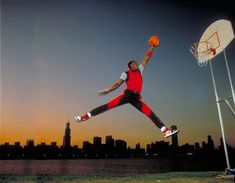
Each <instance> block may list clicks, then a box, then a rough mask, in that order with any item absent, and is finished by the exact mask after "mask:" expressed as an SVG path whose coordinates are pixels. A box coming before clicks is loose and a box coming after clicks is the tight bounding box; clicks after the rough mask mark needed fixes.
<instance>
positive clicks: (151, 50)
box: [141, 45, 153, 67]
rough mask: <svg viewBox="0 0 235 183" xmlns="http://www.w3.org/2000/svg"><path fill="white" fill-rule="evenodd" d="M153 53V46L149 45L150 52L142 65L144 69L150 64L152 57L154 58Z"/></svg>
mask: <svg viewBox="0 0 235 183" xmlns="http://www.w3.org/2000/svg"><path fill="white" fill-rule="evenodd" d="M152 53H153V46H152V45H149V48H148V51H147V53H146V55H145V57H144V59H143V60H142V62H141V64H142V65H143V67H145V66H146V64H147V63H148V61H149V59H150V57H151V56H152Z"/></svg>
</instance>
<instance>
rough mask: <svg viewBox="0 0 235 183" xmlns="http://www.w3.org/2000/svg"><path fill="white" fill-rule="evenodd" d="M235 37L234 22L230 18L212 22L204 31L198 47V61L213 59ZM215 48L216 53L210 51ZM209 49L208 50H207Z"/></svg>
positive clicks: (201, 62) (200, 62)
mask: <svg viewBox="0 0 235 183" xmlns="http://www.w3.org/2000/svg"><path fill="white" fill-rule="evenodd" d="M233 39H234V32H233V28H232V24H231V22H230V21H228V20H224V19H221V20H217V21H215V22H214V23H212V24H211V25H210V26H209V27H208V28H207V29H206V31H205V32H204V33H203V35H202V37H201V39H200V41H199V44H198V47H197V53H199V54H198V63H199V64H203V63H204V62H207V61H208V60H212V59H213V58H214V57H216V56H217V55H218V54H220V53H221V52H222V51H223V50H224V49H225V48H226V47H227V46H228V45H229V43H230V42H231V41H232V40H233ZM211 48H212V49H215V50H216V52H215V54H212V53H210V49H211ZM206 50H208V51H206Z"/></svg>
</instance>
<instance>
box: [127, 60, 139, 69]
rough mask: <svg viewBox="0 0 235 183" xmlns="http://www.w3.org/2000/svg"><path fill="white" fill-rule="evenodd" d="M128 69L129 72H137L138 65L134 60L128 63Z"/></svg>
mask: <svg viewBox="0 0 235 183" xmlns="http://www.w3.org/2000/svg"><path fill="white" fill-rule="evenodd" d="M128 67H129V69H130V70H132V71H137V70H138V63H137V62H136V61H135V60H131V61H130V62H129V63H128Z"/></svg>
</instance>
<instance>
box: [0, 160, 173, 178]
mask: <svg viewBox="0 0 235 183" xmlns="http://www.w3.org/2000/svg"><path fill="white" fill-rule="evenodd" d="M167 171H170V167H169V161H168V160H158V159H105V160H104V159H79V160H1V161H0V174H18V175H28V174H52V175H58V174H63V175H72V174H76V175H87V174H126V173H130V174H133V173H134V174H135V173H136V174H139V173H159V172H167Z"/></svg>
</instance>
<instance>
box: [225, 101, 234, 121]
mask: <svg viewBox="0 0 235 183" xmlns="http://www.w3.org/2000/svg"><path fill="white" fill-rule="evenodd" d="M225 103H226V104H227V106H228V108H229V109H230V111H231V112H232V114H233V115H234V117H235V112H234V110H233V108H232V106H231V105H230V103H229V101H228V100H225Z"/></svg>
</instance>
